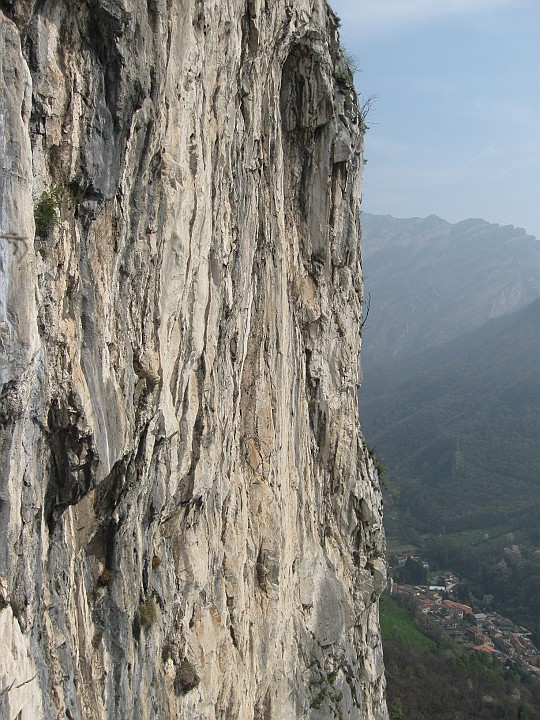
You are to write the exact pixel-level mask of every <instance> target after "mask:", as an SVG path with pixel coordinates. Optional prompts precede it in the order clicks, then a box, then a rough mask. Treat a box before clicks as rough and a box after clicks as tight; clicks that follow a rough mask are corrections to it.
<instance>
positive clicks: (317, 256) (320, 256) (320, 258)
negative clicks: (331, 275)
mask: <svg viewBox="0 0 540 720" xmlns="http://www.w3.org/2000/svg"><path fill="white" fill-rule="evenodd" d="M325 260H326V248H325V247H322V246H321V247H320V248H317V250H315V251H314V252H313V254H312V255H311V262H314V263H319V264H320V265H324V263H325Z"/></svg>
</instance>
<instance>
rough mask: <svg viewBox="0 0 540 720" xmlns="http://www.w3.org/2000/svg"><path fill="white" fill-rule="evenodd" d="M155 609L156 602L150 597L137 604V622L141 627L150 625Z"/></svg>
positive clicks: (155, 612)
mask: <svg viewBox="0 0 540 720" xmlns="http://www.w3.org/2000/svg"><path fill="white" fill-rule="evenodd" d="M156 615H157V610H156V603H155V602H154V600H152V599H150V600H147V601H146V602H143V603H141V604H140V605H139V622H140V624H141V626H142V627H150V626H151V625H153V624H154V621H155V619H156Z"/></svg>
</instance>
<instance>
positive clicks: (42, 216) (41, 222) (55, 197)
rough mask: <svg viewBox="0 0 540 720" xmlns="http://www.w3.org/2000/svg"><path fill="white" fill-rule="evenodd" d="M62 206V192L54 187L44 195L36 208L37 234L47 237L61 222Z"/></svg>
mask: <svg viewBox="0 0 540 720" xmlns="http://www.w3.org/2000/svg"><path fill="white" fill-rule="evenodd" d="M61 205H62V190H61V189H60V188H59V187H54V188H52V190H49V191H48V192H47V191H46V192H44V193H42V195H41V197H40V199H39V200H38V201H37V203H36V204H35V206H34V220H35V223H36V233H37V234H38V235H39V236H43V235H46V234H47V233H48V232H49V230H51V229H52V228H53V227H54V226H55V225H58V222H59V221H60V207H61Z"/></svg>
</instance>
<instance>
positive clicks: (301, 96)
mask: <svg viewBox="0 0 540 720" xmlns="http://www.w3.org/2000/svg"><path fill="white" fill-rule="evenodd" d="M0 8H1V10H2V15H1V40H0V43H1V44H0V68H1V72H0V83H1V94H0V102H1V108H0V123H1V124H0V157H1V167H0V192H1V198H2V204H1V217H0V220H1V227H0V232H1V233H2V234H3V235H4V239H3V240H2V241H1V242H0V263H1V265H0V270H1V272H0V278H1V299H0V342H1V365H0V383H1V396H0V421H1V423H2V435H1V443H0V463H1V487H0V493H1V494H0V532H1V540H0V576H1V583H0V608H1V609H0V642H1V651H0V670H1V673H0V674H1V678H0V682H1V685H0V715H1V717H2V718H8V719H9V720H12V719H13V720H14V719H15V718H20V719H21V720H40V719H41V718H47V719H49V718H55V719H56V718H58V719H59V718H70V719H77V720H78V719H84V720H90V719H94V720H98V719H101V718H117V719H118V720H125V719H126V718H144V719H146V718H148V719H150V718H188V719H189V720H196V719H201V720H203V719H204V720H215V719H218V718H230V719H231V720H232V719H235V720H236V719H239V720H244V719H245V720H291V719H293V718H311V719H312V720H316V719H317V718H318V719H323V718H324V719H326V718H333V717H338V718H344V719H345V718H369V719H371V718H385V717H386V709H385V706H384V700H383V691H384V688H383V685H384V681H383V676H382V670H383V668H382V657H381V643H380V638H379V630H378V618H377V610H378V606H377V598H378V594H379V592H380V591H381V588H382V586H383V584H384V575H385V564H384V559H383V536H382V530H381V500H380V494H379V489H378V483H377V479H376V476H375V471H374V469H373V466H372V464H371V462H370V460H369V458H368V455H367V453H366V449H365V446H364V442H363V439H362V437H361V435H360V433H359V429H358V422H357V407H356V391H357V385H358V378H359V368H358V355H359V344H360V340H359V331H358V328H359V317H360V308H361V292H362V290H361V284H360V283H361V280H360V277H361V273H360V261H359V250H358V235H359V232H358V230H359V228H358V211H357V207H356V206H357V198H358V196H359V184H360V175H361V168H362V123H361V119H360V118H359V114H358V107H357V105H356V96H355V93H354V90H353V89H352V88H351V86H350V84H349V81H348V73H347V70H346V65H345V62H344V60H343V57H342V55H341V51H340V50H339V44H338V37H337V29H336V26H337V22H336V19H335V17H334V16H333V14H332V12H331V11H330V10H329V9H328V7H327V6H326V4H325V2H324V1H323V0H294V1H293V0H271V1H270V0H266V2H265V0H247V2H246V1H245V0H219V1H218V0H204V2H202V0H81V1H80V2H72V0H40V1H39V2H37V1H34V0H19V1H17V2H15V0H11V1H10V0H0ZM43 193H49V195H48V198H49V206H50V207H51V206H52V218H51V217H49V219H48V220H47V219H45V220H43V219H41V221H40V224H39V226H38V232H37V233H36V231H35V230H36V229H35V223H34V205H36V204H38V205H40V207H41V209H42V210H43V203H40V202H39V201H40V198H42V194H43ZM56 210H58V214H59V218H58V222H55V220H54V212H55V211H56ZM50 214H51V213H50ZM9 233H12V234H15V235H18V236H22V237H23V238H26V240H15V239H13V238H11V240H6V239H5V236H6V235H8V234H9Z"/></svg>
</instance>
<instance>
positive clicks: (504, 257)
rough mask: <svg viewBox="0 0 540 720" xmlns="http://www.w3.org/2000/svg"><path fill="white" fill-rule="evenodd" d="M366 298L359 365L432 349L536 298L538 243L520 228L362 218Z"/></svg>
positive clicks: (539, 268)
mask: <svg viewBox="0 0 540 720" xmlns="http://www.w3.org/2000/svg"><path fill="white" fill-rule="evenodd" d="M362 245H363V251H362V252H363V273H364V278H365V288H366V292H367V293H369V294H370V295H371V309H370V315H369V320H368V322H367V323H366V326H365V327H364V330H363V335H364V345H363V355H362V357H363V366H364V367H365V368H366V369H367V368H369V367H370V366H375V365H380V364H381V363H383V364H384V363H387V362H390V361H391V360H392V359H394V358H397V357H402V356H409V355H412V354H415V353H418V352H420V351H421V350H423V349H424V348H427V347H433V346H436V345H438V344H441V343H443V342H446V341H448V340H450V339H452V338H454V337H458V336H459V335H461V334H463V333H465V332H467V331H468V330H471V329H474V328H478V327H480V326H482V325H484V324H485V323H486V322H488V321H489V320H491V319H492V318H496V317H500V316H502V315H506V314H508V313H511V312H513V311H515V310H518V309H519V308H521V307H524V306H525V305H527V304H528V303H530V302H532V301H533V300H535V299H536V298H537V297H540V242H539V241H538V240H537V239H536V238H535V237H534V236H532V235H528V234H527V233H526V232H525V230H523V229H522V228H515V227H513V226H511V225H506V226H500V225H495V224H492V223H488V222H486V221H485V220H478V219H469V220H464V221H462V222H459V223H456V224H452V223H449V222H447V221H445V220H442V219H441V218H439V217H437V216H435V215H430V216H429V217H427V218H411V219H400V218H394V217H392V216H390V215H384V216H381V215H371V214H369V213H362Z"/></svg>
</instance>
